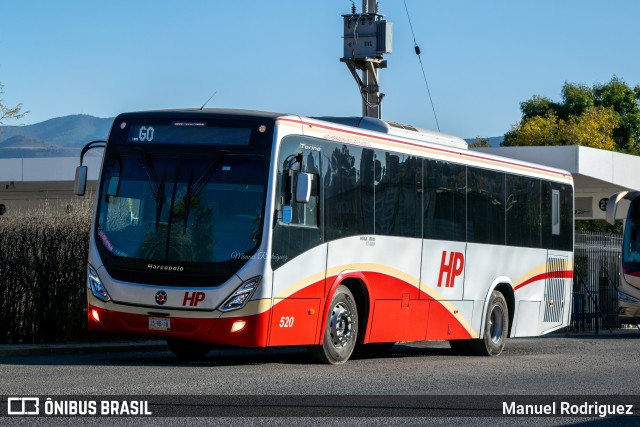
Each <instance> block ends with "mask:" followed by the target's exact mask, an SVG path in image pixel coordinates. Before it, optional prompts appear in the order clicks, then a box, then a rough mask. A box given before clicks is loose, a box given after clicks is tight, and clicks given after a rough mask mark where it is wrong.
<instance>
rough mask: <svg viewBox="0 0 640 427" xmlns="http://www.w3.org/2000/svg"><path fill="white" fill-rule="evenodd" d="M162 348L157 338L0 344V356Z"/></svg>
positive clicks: (165, 347)
mask: <svg viewBox="0 0 640 427" xmlns="http://www.w3.org/2000/svg"><path fill="white" fill-rule="evenodd" d="M163 350H168V347H167V343H166V342H165V341H157V340H153V341H136V342H96V343H70V344H0V357H10V356H36V355H55V354H69V353H77V354H83V353H84V354H88V353H115V352H127V351H163Z"/></svg>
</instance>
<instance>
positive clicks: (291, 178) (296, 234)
mask: <svg viewBox="0 0 640 427" xmlns="http://www.w3.org/2000/svg"><path fill="white" fill-rule="evenodd" d="M302 143H308V144H313V147H314V149H309V148H302V146H301V144H302ZM321 143H322V141H316V140H310V139H309V138H303V137H299V136H291V137H287V138H285V139H283V141H282V146H281V148H280V153H279V154H278V163H277V165H278V182H277V188H278V193H277V196H278V198H277V201H278V203H277V209H278V211H279V214H278V216H279V219H278V220H277V221H276V225H275V228H274V230H273V249H272V252H273V255H272V258H271V266H272V268H274V269H275V268H278V267H279V266H281V265H283V264H284V263H286V262H287V261H289V260H291V259H293V258H295V257H296V256H298V255H300V254H301V253H303V252H305V251H307V250H309V249H311V248H313V247H315V246H317V245H319V244H321V243H322V242H323V238H322V224H323V216H322V203H321V201H322V193H321V191H322V190H321V188H320V185H319V183H320V177H321V175H322V173H321V171H322V167H323V162H324V160H323V157H322V155H321V146H320V144H321ZM301 168H302V170H300V169H301ZM301 171H302V172H305V173H310V174H313V175H314V177H313V178H314V179H313V185H312V190H311V200H310V201H309V203H296V202H295V197H294V194H295V190H296V188H295V185H296V177H297V175H298V172H301ZM285 206H290V207H291V211H292V212H291V222H290V223H288V224H285V223H284V222H283V221H282V219H283V218H282V212H283V210H284V207H285Z"/></svg>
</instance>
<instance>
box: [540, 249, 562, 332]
mask: <svg viewBox="0 0 640 427" xmlns="http://www.w3.org/2000/svg"><path fill="white" fill-rule="evenodd" d="M566 270H567V259H566V258H561V257H553V256H550V257H549V258H548V259H547V280H546V282H545V285H544V300H545V305H544V321H545V322H554V323H556V322H562V314H563V313H564V296H565V295H566V294H565V286H566V282H567V281H566V280H565V279H564V274H563V273H564V272H565V271H566ZM552 301H553V303H552V304H551V302H552Z"/></svg>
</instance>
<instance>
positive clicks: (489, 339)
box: [470, 291, 509, 356]
mask: <svg viewBox="0 0 640 427" xmlns="http://www.w3.org/2000/svg"><path fill="white" fill-rule="evenodd" d="M508 332H509V309H508V308H507V301H506V300H505V299H504V296H503V295H502V293H500V292H498V291H493V292H492V293H491V298H490V299H489V306H488V307H487V317H486V320H485V323H484V334H483V335H484V336H483V337H482V338H480V339H476V340H471V342H470V345H471V349H472V350H473V352H474V353H475V354H479V355H482V356H497V355H499V354H500V353H502V350H503V349H504V345H505V343H506V341H507V334H508Z"/></svg>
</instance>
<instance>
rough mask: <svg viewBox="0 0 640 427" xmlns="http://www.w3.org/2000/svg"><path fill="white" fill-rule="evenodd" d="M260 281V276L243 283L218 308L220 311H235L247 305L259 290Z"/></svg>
mask: <svg viewBox="0 0 640 427" xmlns="http://www.w3.org/2000/svg"><path fill="white" fill-rule="evenodd" d="M260 279H261V277H260V276H256V277H253V278H251V279H249V280H247V281H245V282H243V283H242V284H241V285H240V287H239V288H238V289H236V291H235V292H234V293H232V294H231V296H230V297H229V298H227V299H226V300H225V302H223V303H222V304H221V305H220V307H218V310H220V311H225V312H226V311H233V310H238V309H240V308H242V307H244V306H245V305H247V303H248V302H249V300H250V299H251V296H252V295H253V293H254V292H255V291H256V289H258V285H259V284H260Z"/></svg>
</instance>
